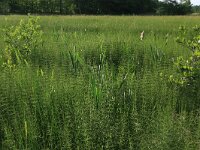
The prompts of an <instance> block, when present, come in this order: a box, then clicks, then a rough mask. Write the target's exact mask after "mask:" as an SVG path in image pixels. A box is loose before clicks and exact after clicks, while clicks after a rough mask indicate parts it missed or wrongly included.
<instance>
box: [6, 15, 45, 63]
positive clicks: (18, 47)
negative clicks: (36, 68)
mask: <svg viewBox="0 0 200 150" xmlns="http://www.w3.org/2000/svg"><path fill="white" fill-rule="evenodd" d="M38 20H39V18H38V17H37V18H35V17H31V16H29V18H28V20H27V21H24V20H21V21H20V23H19V25H17V26H12V27H9V28H7V29H4V33H5V36H4V37H5V43H6V47H5V54H4V57H5V59H6V63H4V64H7V65H11V64H13V65H14V64H24V63H25V64H27V63H28V61H29V60H30V55H31V53H33V52H34V50H36V49H37V48H38V47H39V45H40V43H41V42H42V37H41V36H42V31H41V29H40V25H38Z"/></svg>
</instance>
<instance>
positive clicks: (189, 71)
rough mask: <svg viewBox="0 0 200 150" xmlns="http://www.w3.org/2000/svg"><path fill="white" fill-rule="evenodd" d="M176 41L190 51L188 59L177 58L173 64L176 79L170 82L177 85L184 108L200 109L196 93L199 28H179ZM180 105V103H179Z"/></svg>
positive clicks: (199, 62) (198, 86)
mask: <svg viewBox="0 0 200 150" xmlns="http://www.w3.org/2000/svg"><path fill="white" fill-rule="evenodd" d="M179 31H180V32H179V36H178V37H177V39H176V41H177V42H178V43H179V44H181V45H183V46H185V47H187V48H188V49H189V50H190V51H191V56H190V57H189V58H183V57H182V56H181V57H178V58H177V61H176V63H175V65H176V67H177V71H178V74H179V75H178V76H177V77H173V76H171V77H170V80H171V81H173V82H174V83H176V84H177V87H178V90H179V97H181V99H182V100H183V99H185V100H186V101H185V102H186V103H185V102H183V101H182V100H181V101H182V102H181V103H182V104H183V105H184V108H186V109H187V110H191V109H194V107H195V108H199V107H200V102H199V100H198V97H199V96H198V93H199V90H200V27H199V26H195V27H193V28H191V29H189V28H186V27H185V26H181V27H180V28H179ZM179 105H180V103H179Z"/></svg>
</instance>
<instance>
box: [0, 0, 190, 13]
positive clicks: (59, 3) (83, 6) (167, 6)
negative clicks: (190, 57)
mask: <svg viewBox="0 0 200 150" xmlns="http://www.w3.org/2000/svg"><path fill="white" fill-rule="evenodd" d="M191 10H192V5H191V2H190V0H182V1H181V2H177V0H165V1H164V2H162V1H158V0H0V13H4V14H6V13H19V14H27V13H39V14H131V15H132V14H159V15H185V14H188V13H191Z"/></svg>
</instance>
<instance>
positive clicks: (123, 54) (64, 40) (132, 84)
mask: <svg viewBox="0 0 200 150" xmlns="http://www.w3.org/2000/svg"><path fill="white" fill-rule="evenodd" d="M27 18H28V17H27V16H17V15H16V16H15V15H13V16H0V28H1V29H3V28H7V27H9V26H11V25H17V24H19V21H20V20H21V19H25V20H26V19H27ZM39 24H40V25H41V29H42V31H43V35H42V39H43V42H42V44H41V45H40V46H39V48H38V49H37V50H35V51H34V52H32V54H31V57H30V60H29V62H30V64H29V66H28V67H25V66H16V67H15V68H14V69H12V70H9V69H4V68H3V67H2V64H3V61H4V60H3V55H4V51H5V42H4V40H3V39H4V34H3V32H1V34H0V149H2V150H68V149H72V150H76V149H77V150H129V149H130V150H140V149H141V150H162V149H163V150H197V149H200V116H199V110H200V108H199V107H198V106H199V103H200V98H199V97H194V96H193V95H192V94H190V93H187V91H182V93H181V92H180V91H179V90H178V89H177V87H176V86H174V85H172V84H171V83H170V82H169V80H168V79H169V77H170V75H174V74H177V71H176V67H175V66H174V61H175V60H176V58H177V57H178V56H183V57H186V58H187V57H188V56H189V55H190V54H191V53H190V51H189V50H188V49H187V48H185V47H182V46H181V45H179V44H177V43H176V42H175V38H176V37H177V35H178V28H179V26H180V25H185V26H188V27H193V26H195V25H200V17H198V16H179V17H178V16H174V17H163V16H159V17H153V16H143V17H142V16H41V17H40V20H39ZM142 31H144V35H145V36H144V40H142V41H141V40H140V33H141V32H142Z"/></svg>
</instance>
